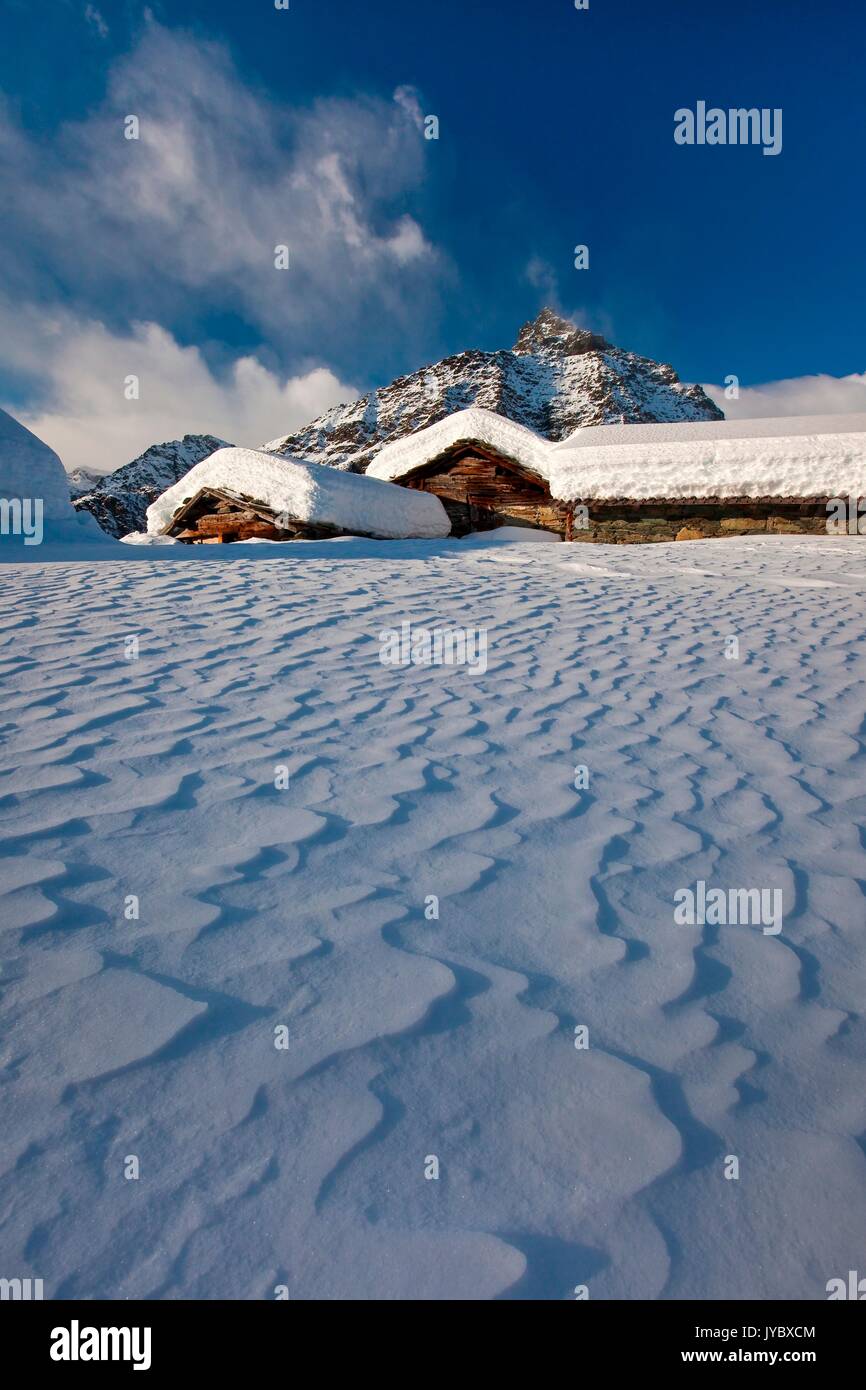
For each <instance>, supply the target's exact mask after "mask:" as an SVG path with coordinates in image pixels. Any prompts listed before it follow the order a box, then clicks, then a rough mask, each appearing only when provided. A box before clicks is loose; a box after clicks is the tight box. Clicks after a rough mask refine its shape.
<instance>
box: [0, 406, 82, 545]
mask: <svg viewBox="0 0 866 1390" xmlns="http://www.w3.org/2000/svg"><path fill="white" fill-rule="evenodd" d="M0 499H3V500H5V502H6V503H7V504H9V505H7V507H6V508H5V510H4V523H3V530H4V532H5V534H0V546H2V547H3V549H4V550H9V549H12V548H15V547H20V546H22V545H25V544H28V548H33V546H32V545H31V544H30V543H29V542H27V539H26V537H25V535H24V533H23V530H21V529H19V528H18V527H17V524H16V521H15V517H16V515H17V507H16V504H17V506H18V507H22V506H23V508H24V510H23V512H22V513H21V515H22V516H25V517H28V518H29V521H28V530H29V532H30V537H31V540H32V541H34V542H35V543H36V544H37V545H41V544H44V543H46V542H47V543H49V544H51V543H61V544H64V545H65V544H71V543H79V542H85V543H88V542H91V541H99V540H101V539H104V537H103V536H102V532H101V531H100V530H99V527H98V526H96V525H95V524H94V523H93V521H92V520H91V518H90V517H87V516H77V515H76V513H75V511H74V510H73V507H72V502H71V500H70V496H69V484H68V482H67V477H66V472H65V471H64V468H63V464H62V463H61V462H60V459H59V458H58V457H57V455H56V454H55V452H54V450H53V449H50V448H49V447H48V445H47V444H44V443H43V441H42V440H41V439H38V438H37V436H36V435H35V434H32V433H31V432H30V430H28V429H26V428H25V426H24V425H22V424H20V423H19V421H18V420H15V419H13V417H12V416H11V415H7V413H6V411H5V410H0ZM10 508H15V511H13V510H10ZM37 517H39V518H41V520H40V521H39V524H38V535H39V537H40V539H39V540H38V541H36V536H37V527H36V521H37ZM16 530H17V531H18V533H17V534H16Z"/></svg>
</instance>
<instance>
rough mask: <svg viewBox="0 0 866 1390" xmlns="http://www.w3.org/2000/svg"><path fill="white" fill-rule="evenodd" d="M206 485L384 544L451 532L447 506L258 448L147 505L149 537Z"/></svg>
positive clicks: (217, 459) (201, 470)
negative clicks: (384, 540) (377, 538)
mask: <svg viewBox="0 0 866 1390" xmlns="http://www.w3.org/2000/svg"><path fill="white" fill-rule="evenodd" d="M206 487H211V488H218V489H219V490H220V491H221V492H225V493H228V494H229V495H230V496H232V497H236V498H238V499H239V500H243V499H248V500H250V501H257V502H261V503H263V504H264V505H265V506H266V507H268V508H270V510H272V511H274V512H276V513H278V514H279V513H282V512H284V513H286V515H287V516H290V517H296V518H298V519H299V520H301V521H308V522H312V523H314V524H316V523H320V524H323V525H326V526H338V527H341V528H342V529H343V530H346V531H352V532H357V533H361V534H363V535H368V536H379V537H382V538H384V539H394V540H402V539H405V538H406V537H408V536H421V537H430V538H435V537H442V536H447V535H448V532H449V531H450V529H451V524H450V522H449V520H448V516H447V514H446V512H445V508H444V507H443V506H442V503H441V502H440V501H439V498H438V497H433V496H432V494H430V493H426V492H413V491H411V490H410V489H408V488H402V487H393V486H391V485H390V484H389V483H382V482H378V481H377V480H376V479H374V478H365V477H359V476H356V475H355V474H353V473H349V474H347V473H340V472H338V471H337V470H336V469H334V468H323V467H322V466H321V465H320V464H316V463H301V462H300V461H299V460H296V459H286V458H280V457H278V456H276V455H274V454H264V453H259V452H257V451H256V450H255V449H231V448H229V449H218V450H217V452H216V453H215V454H212V455H211V456H210V458H207V459H204V460H203V461H202V462H201V463H198V464H196V466H195V468H192V469H190V471H189V472H188V473H187V474H186V475H185V477H183V478H182V479H181V481H180V482H179V483H175V485H174V487H171V488H169V489H168V490H167V491H166V492H164V493H163V494H162V496H161V497H159V498H157V500H156V501H155V502H153V503H152V504H151V506H149V507H148V509H147V529H148V532H150V533H151V534H158V533H159V532H161V531H163V530H164V529H165V527H166V526H167V525H168V524H169V522H170V521H171V519H172V517H173V516H174V514H175V512H176V511H177V509H178V508H179V507H181V506H183V504H184V502H188V501H189V500H190V498H192V497H194V496H195V494H196V493H197V492H199V491H200V490H201V489H202V488H206Z"/></svg>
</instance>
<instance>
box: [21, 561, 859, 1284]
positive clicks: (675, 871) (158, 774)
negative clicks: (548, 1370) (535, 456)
mask: <svg viewBox="0 0 866 1390" xmlns="http://www.w3.org/2000/svg"><path fill="white" fill-rule="evenodd" d="M214 552H218V553H214ZM107 553H108V555H109V557H110V558H107V559H106V560H104V561H103V562H101V563H100V562H92V561H87V560H83V559H82V560H78V561H68V562H66V561H62V560H60V559H57V560H55V561H52V562H45V563H43V562H41V561H39V560H37V558H36V557H34V556H33V554H32V553H30V554H27V555H26V556H25V557H24V558H25V559H26V560H27V563H26V564H10V565H4V566H2V567H0V587H2V605H3V628H2V648H0V658H2V662H0V669H2V676H3V680H2V685H3V713H2V737H3V740H4V743H3V749H2V777H0V835H2V843H0V856H2V857H0V881H2V885H3V888H4V890H5V896H4V899H3V903H2V926H3V930H2V932H0V943H2V953H3V968H2V976H0V1011H2V1019H0V1037H2V1051H0V1109H2V1124H0V1174H2V1177H0V1275H2V1276H3V1277H7V1278H11V1277H26V1276H27V1275H32V1276H34V1277H39V1278H42V1279H44V1281H45V1293H46V1297H58V1296H69V1297H84V1298H98V1297H108V1298H147V1297H164V1298H179V1297H181V1298H182V1297H200V1298H212V1299H219V1298H225V1297H241V1298H255V1299H259V1298H265V1299H267V1298H273V1297H274V1290H275V1288H276V1287H277V1286H280V1285H286V1286H288V1289H289V1291H290V1293H291V1297H292V1298H294V1299H311V1298H333V1299H339V1298H436V1299H448V1298H477V1299H488V1298H494V1297H497V1296H500V1297H511V1298H526V1297H541V1298H549V1299H566V1298H569V1297H573V1296H574V1294H573V1290H574V1288H575V1286H577V1285H581V1284H585V1285H587V1286H588V1289H589V1293H590V1297H591V1298H593V1299H604V1298H614V1297H625V1298H638V1297H649V1298H686V1299H688V1298H692V1299H708V1298H723V1299H738V1298H746V1297H759V1298H761V1297H764V1298H787V1299H794V1298H807V1299H812V1298H814V1299H821V1298H824V1297H826V1292H825V1286H826V1283H827V1281H828V1280H829V1279H831V1278H833V1277H837V1276H842V1277H846V1275H847V1271H848V1270H849V1269H859V1270H861V1272H862V1269H863V1230H864V1226H866V1181H864V1179H866V1157H864V1147H863V1135H864V1131H866V1029H864V1024H863V1021H862V1017H861V1014H862V1010H863V1000H864V997H866V988H864V987H866V927H864V917H866V913H864V896H863V891H862V887H861V885H862V884H863V883H864V882H866V850H864V840H863V833H862V830H861V829H860V826H861V824H862V819H863V810H864V773H866V759H864V754H863V745H862V739H861V732H862V728H863V721H864V704H866V701H864V676H866V642H864V637H863V611H864V592H866V542H864V541H862V540H858V539H850V540H848V539H841V540H830V539H814V540H813V539H807V538H804V539H802V540H801V539H798V538H794V537H784V538H766V539H753V540H747V541H733V540H726V541H707V542H698V543H693V544H679V545H657V546H647V547H639V546H631V547H626V548H614V547H603V546H591V545H583V544H581V545H572V546H568V545H519V544H508V543H492V544H491V543H487V542H484V541H470V542H457V541H445V542H407V543H394V544H392V545H388V544H385V543H380V544H375V543H371V542H361V541H351V540H348V541H343V542H339V543H336V544H324V543H315V544H305V545H304V544H299V545H292V546H284V547H281V548H280V549H279V550H278V551H277V550H275V549H274V548H271V547H269V546H257V547H250V548H241V547H212V548H208V553H207V554H206V555H202V553H201V551H198V552H197V553H191V552H189V551H188V550H182V549H181V548H180V547H177V548H175V551H174V552H172V551H166V552H165V553H164V557H163V556H160V554H159V552H158V551H157V550H156V549H153V550H148V549H144V550H141V551H138V552H137V551H136V549H135V548H134V547H130V548H129V549H128V550H127V551H125V552H121V550H120V547H109V548H108V549H107ZM118 555H119V556H120V558H117V556H118ZM46 559H47V557H46ZM403 621H411V622H413V623H428V624H433V623H438V624H440V625H441V624H459V625H462V626H465V627H474V628H478V627H486V628H487V630H488V669H487V671H486V672H485V673H484V674H480V673H479V672H478V671H471V670H468V669H465V668H462V669H461V668H451V669H443V668H427V667H417V666H409V667H405V668H401V667H394V666H386V665H382V664H381V663H380V661H379V638H378V634H379V633H380V632H381V631H382V630H383V629H386V628H389V627H397V628H398V627H399V626H400V624H401V623H402V622H403ZM132 635H137V636H138V642H139V654H138V659H137V660H130V661H127V660H125V659H124V644H125V639H126V638H128V637H130V636H132ZM732 636H737V637H738V638H739V644H740V651H739V659H727V658H726V656H725V650H726V639H728V638H730V637H732ZM728 649H730V644H728ZM579 764H584V765H586V766H587V768H588V769H589V775H590V785H589V789H588V790H584V791H576V790H575V789H574V769H575V767H576V766H577V765H579ZM280 765H285V766H287V767H288V769H289V771H290V782H289V787H288V789H287V790H276V788H275V785H274V777H275V768H277V767H278V766H280ZM701 879H702V880H705V881H706V882H708V883H710V884H713V885H719V886H721V887H723V888H732V887H750V886H756V887H762V886H763V887H778V888H781V889H782V890H783V895H784V910H785V918H784V927H783V930H782V932H781V934H780V935H778V936H770V935H764V934H763V933H762V932H761V930H760V929H759V928H756V927H750V926H726V927H703V928H701V927H686V926H677V925H675V924H674V920H673V895H674V893H675V891H676V890H677V889H678V888H682V887H689V886H692V885H694V884H695V883H696V882H697V881H698V880H701ZM133 894H134V895H136V896H137V897H138V899H139V903H140V915H139V918H138V920H135V919H128V918H127V917H126V916H125V914H124V908H125V903H126V900H127V898H128V897H129V895H133ZM431 894H436V895H438V897H439V900H440V915H439V920H438V921H435V920H426V918H425V913H424V903H425V898H426V897H427V896H428V895H431ZM282 1024H285V1025H287V1026H288V1030H289V1047H288V1049H287V1050H279V1049H277V1048H276V1047H275V1045H274V1041H275V1034H274V1030H275V1028H277V1027H278V1026H279V1025H282ZM577 1025H587V1026H588V1028H589V1040H590V1046H589V1048H588V1049H587V1050H577V1049H576V1048H575V1046H574V1030H575V1027H576V1026H577ZM728 1155H733V1156H736V1157H737V1158H738V1159H739V1179H738V1180H735V1181H729V1180H726V1178H725V1176H724V1173H725V1165H726V1156H728ZM130 1156H136V1157H137V1159H138V1161H139V1165H140V1177H139V1178H138V1180H127V1179H126V1178H125V1177H124V1169H125V1164H127V1160H128V1158H129V1157H130ZM431 1156H436V1157H437V1158H438V1161H439V1164H440V1176H439V1179H438V1180H427V1179H426V1178H425V1165H426V1166H427V1167H428V1170H429V1158H430V1157H431ZM127 1166H128V1165H127Z"/></svg>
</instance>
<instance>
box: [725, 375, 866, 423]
mask: <svg viewBox="0 0 866 1390" xmlns="http://www.w3.org/2000/svg"><path fill="white" fill-rule="evenodd" d="M704 390H705V391H706V393H707V395H708V396H710V397H711V399H712V400H714V401H715V403H716V405H717V406H719V408H720V409H721V410H723V411H724V412H725V415H726V416H727V418H728V419H729V420H738V419H754V418H756V417H758V416H768V415H769V416H772V415H850V414H853V413H855V412H857V411H864V412H866V372H860V373H858V372H852V373H851V375H850V376H828V375H827V374H826V373H819V374H818V375H816V376H797V377H788V378H787V379H786V380H783V381H769V382H767V383H766V384H765V385H763V386H741V387H740V394H739V398H738V399H737V400H728V399H727V398H726V396H725V388H724V387H723V386H714V385H705V386H704Z"/></svg>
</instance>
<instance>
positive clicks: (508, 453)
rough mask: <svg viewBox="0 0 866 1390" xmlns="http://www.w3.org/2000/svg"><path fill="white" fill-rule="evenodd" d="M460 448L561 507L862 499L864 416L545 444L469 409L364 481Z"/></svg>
mask: <svg viewBox="0 0 866 1390" xmlns="http://www.w3.org/2000/svg"><path fill="white" fill-rule="evenodd" d="M463 443H466V444H469V443H478V444H484V445H486V446H487V447H488V448H491V449H495V450H497V452H499V453H501V454H503V455H504V456H505V457H507V458H510V459H513V460H514V461H515V462H516V463H519V464H521V465H522V466H523V467H524V468H527V469H529V470H531V471H532V472H533V473H536V474H538V476H539V477H540V478H543V479H544V480H545V481H546V482H547V483H549V485H550V491H551V494H552V495H553V496H554V497H557V498H559V499H561V500H563V501H572V500H578V499H584V500H590V499H593V498H616V497H627V498H631V499H636V500H640V499H643V498H649V497H671V498H675V497H847V496H849V495H850V494H851V493H853V494H855V495H856V496H861V495H864V494H866V415H837V416H833V415H829V416H824V415H820V416H817V415H813V416H804V417H801V418H798V417H796V416H782V417H780V418H778V419H761V420H754V421H752V420H720V421H702V422H701V423H692V424H689V423H678V424H651V425H604V426H600V427H599V428H597V429H594V428H590V429H579V430H576V431H575V433H574V434H572V435H569V437H568V438H567V439H565V440H563V441H562V442H561V443H559V444H551V443H549V442H548V441H547V440H546V439H542V438H541V436H540V435H538V434H535V433H534V432H533V431H532V430H528V429H525V428H524V427H523V426H521V425H516V424H514V423H513V422H512V421H510V420H504V419H502V417H501V416H498V415H494V414H492V413H491V412H490V411H486V410H479V409H477V408H474V409H470V410H465V411H461V412H459V413H457V414H455V415H450V416H448V417H447V418H446V419H445V420H440V421H439V422H438V423H437V424H435V425H431V426H430V427H429V428H427V429H424V430H419V431H418V432H417V433H416V434H413V435H411V436H410V437H409V438H408V439H402V440H398V441H397V442H396V443H393V444H388V445H386V447H385V448H384V449H382V450H381V452H380V453H379V455H378V456H377V458H376V459H375V460H374V461H373V463H372V464H371V465H370V468H369V470H368V476H370V477H376V478H387V479H397V478H401V477H404V476H405V475H406V474H407V473H411V472H412V471H413V470H414V469H415V468H419V467H421V466H422V465H423V464H425V463H429V462H431V461H432V460H433V459H435V458H436V457H438V455H439V454H441V453H442V452H443V450H446V449H449V448H452V447H454V446H455V445H456V444H463Z"/></svg>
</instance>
